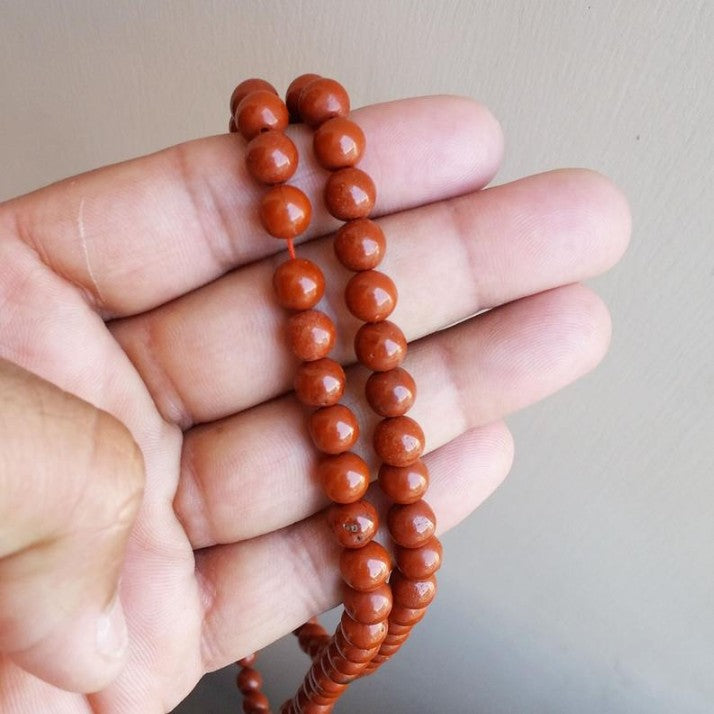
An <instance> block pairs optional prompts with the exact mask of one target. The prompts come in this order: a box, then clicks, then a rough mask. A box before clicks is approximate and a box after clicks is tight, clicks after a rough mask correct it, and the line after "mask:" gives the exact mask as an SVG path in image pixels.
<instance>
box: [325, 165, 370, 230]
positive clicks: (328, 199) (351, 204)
mask: <svg viewBox="0 0 714 714" xmlns="http://www.w3.org/2000/svg"><path fill="white" fill-rule="evenodd" d="M376 199H377V189H376V188H375V185H374V181H372V179H371V178H370V177H369V176H368V175H367V174H366V173H365V172H364V171H362V170H361V169H355V168H347V169H340V170H339V171H335V172H334V173H333V174H331V175H330V177H329V178H328V179H327V183H326V184H325V206H327V210H328V211H329V212H330V213H331V214H332V215H333V216H334V217H335V218H339V220H341V221H351V220H353V219H355V218H366V217H367V216H368V215H369V214H370V212H371V210H372V208H373V207H374V202H375V200H376Z"/></svg>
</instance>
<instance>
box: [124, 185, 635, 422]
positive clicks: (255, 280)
mask: <svg viewBox="0 0 714 714" xmlns="http://www.w3.org/2000/svg"><path fill="white" fill-rule="evenodd" d="M381 223H382V225H383V226H384V228H385V231H386V233H387V235H388V237H389V247H388V251H387V256H386V258H385V260H384V263H383V265H382V266H380V270H383V271H384V272H386V273H387V274H388V275H390V276H392V277H393V279H394V280H395V283H396V284H397V287H398V290H399V302H398V305H397V308H396V310H395V311H394V313H393V317H390V319H393V320H394V321H395V322H396V323H397V324H398V325H399V326H400V327H401V328H402V329H403V330H404V332H405V334H406V336H407V338H408V339H410V340H413V339H417V338H419V337H422V336H423V335H426V334H428V333H430V332H433V331H435V330H438V329H440V328H443V327H445V326H447V325H449V324H453V323H454V322H455V321H457V320H461V319H463V318H465V317H467V316H469V315H472V314H474V313H476V312H477V311H479V310H482V309H484V308H488V307H492V306H494V305H500V304H503V303H505V302H509V301H511V300H515V299H517V298H520V297H523V296H525V295H529V294H532V293H535V292H539V291H541V290H547V289H549V288H553V287H556V286H558V285H564V284H568V283H572V282H576V281H579V280H583V279H585V278H588V277H591V276H593V275H596V274H598V273H600V272H602V271H604V270H606V269H607V268H608V267H610V266H611V265H612V264H613V263H614V262H616V261H617V259H618V258H619V257H620V255H621V254H622V251H623V250H624V248H625V245H626V243H627V236H628V235H629V213H628V209H627V204H626V203H625V201H624V199H623V197H622V195H621V194H620V192H619V191H618V190H617V189H616V188H615V187H614V186H613V185H612V184H611V183H610V182H609V181H608V180H607V179H605V178H603V177H602V176H600V175H599V174H595V173H593V172H590V171H557V172H551V173H547V174H541V175H538V176H532V177H530V178H527V179H522V180H520V181H516V182H514V183H511V184H508V185H505V186H498V187H496V188H492V189H488V190H486V191H481V192H479V193H476V194H472V195H469V196H464V197H460V198H456V199H452V200H450V201H448V202H445V203H440V204H435V205H430V206H424V207H421V208H418V209H415V210H412V211H408V212H405V213H401V214H398V215H394V216H389V217H388V218H385V219H383V220H382V221H381ZM300 252H301V255H303V256H305V257H307V258H309V259H310V260H314V261H315V262H316V263H317V264H318V265H320V266H321V267H322V268H323V271H324V272H325V275H326V285H327V288H326V289H327V293H326V295H325V297H324V298H323V301H322V303H321V305H320V306H319V307H321V308H322V309H324V310H325V311H326V312H328V313H330V314H332V315H333V316H334V317H335V319H336V322H337V327H338V329H337V334H338V344H337V346H336V348H335V349H334V350H333V353H332V355H331V356H333V357H334V358H335V359H338V360H340V361H342V362H343V363H347V362H350V361H353V360H354V351H353V348H352V339H353V336H354V334H355V332H356V330H357V328H358V327H359V322H358V320H357V319H356V318H354V317H352V316H350V315H349V313H348V312H347V311H346V308H345V307H344V299H343V291H344V286H345V283H346V282H347V280H348V278H349V273H348V272H347V271H346V270H345V269H344V268H341V267H340V266H339V264H338V263H337V260H336V258H335V256H334V252H333V250H332V240H331V238H325V239H321V240H318V241H314V242H313V243H312V244H310V245H308V246H303V248H302V249H301V251H300ZM275 265H276V262H275V261H274V260H264V261H261V262H259V263H256V264H253V265H251V266H248V267H246V268H244V269H243V270H240V271H237V272H234V273H232V274H230V275H227V276H225V277H224V278H222V279H220V280H218V281H216V282H215V283H213V284H212V285H209V286H206V287H205V288H203V289H201V290H198V291H197V292H195V293H192V294H190V295H187V296H185V297H183V298H181V299H179V300H176V301H174V302H172V303H169V304H167V305H164V306H162V307H161V308H158V309H157V310H154V311H152V312H149V313H146V314H144V315H140V316H137V317H135V318H132V319H130V320H126V321H120V322H117V323H114V325H113V327H112V330H113V334H114V336H115V337H116V338H117V339H118V340H119V342H120V344H121V345H122V346H123V347H124V349H125V350H126V352H127V353H128V354H129V356H130V358H131V359H132V361H133V362H134V364H135V365H136V366H137V367H138V369H139V371H140V373H141V374H142V376H143V378H144V381H145V382H146V383H147V385H148V387H149V389H150V391H151V392H152V395H153V397H154V400H155V401H156V403H157V405H158V406H159V409H160V411H161V412H162V413H163V415H164V417H165V418H166V419H168V420H169V421H175V422H177V423H179V424H181V425H182V426H183V427H184V428H186V427H187V426H188V425H190V424H191V423H194V422H206V421H211V420H213V419H217V418H220V417H223V416H226V415H227V414H232V413H235V412H237V411H240V410H242V409H245V408H247V407H250V406H253V405H255V404H258V403H260V402H262V401H264V400H266V399H269V398H272V397H274V396H276V395H278V394H281V393H284V392H285V391H286V390H288V389H289V388H290V384H291V381H292V378H293V375H294V374H295V367H296V363H295V359H294V358H293V357H292V355H291V354H290V352H289V350H288V348H287V345H286V340H285V339H284V337H283V334H282V329H283V327H284V325H285V319H286V315H285V312H284V311H283V310H282V309H280V308H279V306H277V305H276V301H275V298H274V295H273V294H272V280H271V276H272V272H273V270H274V269H275ZM257 325H260V329H256V326H257Z"/></svg>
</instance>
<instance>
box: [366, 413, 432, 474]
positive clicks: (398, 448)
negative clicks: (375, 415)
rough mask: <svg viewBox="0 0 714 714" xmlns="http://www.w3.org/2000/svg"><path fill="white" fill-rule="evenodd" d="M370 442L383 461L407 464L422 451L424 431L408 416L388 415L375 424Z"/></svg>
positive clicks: (411, 462) (391, 463)
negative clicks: (388, 416)
mask: <svg viewBox="0 0 714 714" xmlns="http://www.w3.org/2000/svg"><path fill="white" fill-rule="evenodd" d="M372 443H373V444H374V450H375V451H376V452H377V455H378V456H379V457H380V458H381V459H382V461H384V462H385V463H387V464H390V465H391V466H409V464H413V463H414V462H415V461H416V460H417V459H418V458H419V457H420V456H421V455H422V452H423V451H424V432H423V431H422V428H421V427H420V426H419V424H417V422H415V421H414V419H412V418H410V417H407V416H400V417H390V418H388V419H383V420H382V421H381V422H379V424H377V426H376V427H375V429H374V436H373V439H372Z"/></svg>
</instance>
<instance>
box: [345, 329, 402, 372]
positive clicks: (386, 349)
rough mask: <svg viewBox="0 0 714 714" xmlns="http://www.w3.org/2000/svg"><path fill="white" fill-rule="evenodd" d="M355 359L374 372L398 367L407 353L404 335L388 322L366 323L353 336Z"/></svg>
mask: <svg viewBox="0 0 714 714" xmlns="http://www.w3.org/2000/svg"><path fill="white" fill-rule="evenodd" d="M354 345H355V353H356V354H357V359H358V360H359V361H360V362H361V363H362V364H363V365H364V366H365V367H367V368H368V369H371V370H372V371H374V372H386V371H387V370H389V369H394V368H395V367H398V366H399V365H400V364H401V363H402V362H403V360H404V357H405V355H406V353H407V340H406V338H405V337H404V333H403V332H402V331H401V330H400V329H399V328H398V327H397V326H396V325H395V324H394V323H393V322H390V321H389V320H383V321H382V322H368V323H366V324H364V325H362V327H360V328H359V330H357V334H356V335H355V343H354Z"/></svg>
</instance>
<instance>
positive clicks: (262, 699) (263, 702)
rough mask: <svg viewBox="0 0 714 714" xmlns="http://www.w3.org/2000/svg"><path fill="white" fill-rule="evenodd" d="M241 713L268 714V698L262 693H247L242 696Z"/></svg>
mask: <svg viewBox="0 0 714 714" xmlns="http://www.w3.org/2000/svg"><path fill="white" fill-rule="evenodd" d="M243 711H244V712H245V714H263V712H269V711H270V706H269V704H268V698H267V697H266V696H265V694H263V692H248V693H247V694H244V695H243Z"/></svg>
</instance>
